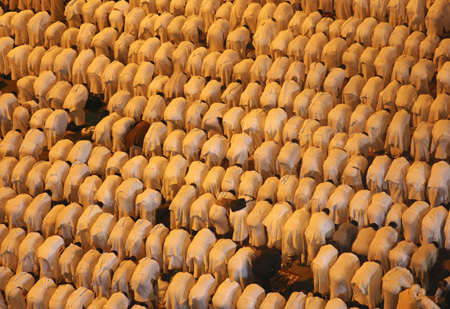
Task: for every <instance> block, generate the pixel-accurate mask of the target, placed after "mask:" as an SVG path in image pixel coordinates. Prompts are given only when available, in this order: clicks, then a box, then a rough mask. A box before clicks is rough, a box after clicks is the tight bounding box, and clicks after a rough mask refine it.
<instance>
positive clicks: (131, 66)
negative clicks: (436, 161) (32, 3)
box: [0, 26, 449, 109]
mask: <svg viewBox="0 0 450 309" xmlns="http://www.w3.org/2000/svg"><path fill="white" fill-rule="evenodd" d="M399 27H400V26H399ZM244 29H245V28H244ZM403 30H405V31H406V33H404V34H402V35H400V34H398V33H397V32H399V33H401V32H402V31H401V30H399V31H397V32H393V34H392V35H391V36H390V37H392V39H391V41H392V42H391V43H390V44H391V45H386V46H384V47H381V48H380V49H381V51H379V50H378V49H377V48H373V47H367V48H365V47H364V46H363V45H362V43H361V42H356V43H350V44H348V43H347V41H345V40H344V39H341V38H335V39H332V40H331V41H330V42H329V43H326V41H327V40H328V39H327V38H326V37H325V35H324V34H323V33H318V34H315V36H316V35H322V36H323V37H321V38H319V37H312V38H311V39H308V38H307V37H306V36H298V37H297V38H299V39H298V40H297V39H295V40H293V41H292V42H291V43H290V44H293V43H294V42H299V43H297V45H299V46H292V47H291V48H288V45H287V44H284V45H286V48H285V49H287V50H286V51H285V52H281V51H279V49H277V50H276V51H278V53H280V55H279V56H278V57H275V59H274V60H272V59H271V58H272V57H271V56H270V55H265V54H264V55H259V56H258V57H256V59H255V60H254V61H253V60H252V59H249V58H247V59H246V58H245V55H239V53H238V52H237V51H235V50H233V49H230V48H228V49H226V50H225V51H223V50H222V53H220V52H218V51H211V50H207V49H205V48H204V47H199V48H195V46H194V44H193V43H191V42H189V41H183V42H181V43H180V44H179V45H178V46H177V47H176V46H174V45H173V44H172V43H171V42H165V43H161V42H160V39H159V38H158V37H151V38H149V39H147V40H145V41H144V40H140V41H141V42H140V43H141V44H139V45H137V47H133V46H134V45H135V44H131V45H130V51H127V50H125V51H123V50H120V48H123V46H128V45H127V44H124V42H122V41H121V40H120V38H119V39H118V40H116V39H115V38H113V39H111V41H112V42H111V43H110V44H109V45H108V44H106V43H105V42H103V41H101V40H100V42H98V43H96V42H97V41H98V40H93V41H92V43H90V42H87V43H85V44H84V45H87V46H86V49H84V50H82V51H80V53H79V54H78V53H77V51H75V50H73V49H71V48H70V46H68V45H69V43H67V42H64V43H63V46H64V47H59V46H56V45H55V46H52V47H50V48H49V49H48V50H47V49H46V48H44V47H42V46H38V47H35V48H33V47H31V46H30V45H18V46H17V47H15V48H13V46H14V42H13V40H12V39H11V38H10V37H4V38H1V40H2V42H1V44H0V45H1V47H0V52H1V55H2V56H1V59H2V61H1V63H0V64H1V66H0V72H2V73H3V74H9V73H11V77H12V79H14V80H18V79H21V78H24V77H26V79H25V80H24V81H22V84H23V83H25V81H27V82H28V83H32V82H34V80H29V79H30V78H31V77H32V76H39V75H40V74H42V73H44V72H46V71H54V72H55V76H56V81H68V82H72V83H73V84H76V83H84V84H87V85H88V86H89V89H90V92H92V93H94V94H103V95H104V97H105V100H106V101H109V99H110V97H111V96H112V94H114V93H115V92H116V91H117V90H127V91H128V92H130V93H131V94H134V95H136V96H147V97H148V96H150V94H152V93H153V94H154V93H155V92H153V91H150V90H149V87H150V85H152V86H153V87H157V88H159V89H160V91H161V92H163V91H164V92H165V93H166V96H167V97H168V98H173V97H178V96H182V95H183V94H184V91H185V90H186V91H188V92H189V97H187V96H186V97H187V99H193V98H198V97H199V95H200V93H201V92H202V90H203V88H211V87H213V86H212V85H214V82H212V83H211V84H209V82H211V81H209V82H208V81H207V80H208V78H209V77H211V78H212V79H215V78H216V77H219V78H220V80H219V81H220V85H221V87H225V90H224V94H227V96H228V97H229V98H228V99H227V101H226V102H224V103H227V104H231V105H234V106H237V104H239V103H241V102H240V96H241V95H242V93H244V94H245V93H248V92H257V93H259V96H261V95H262V94H263V93H264V92H265V91H266V89H265V88H266V87H265V85H267V87H269V86H270V87H269V88H268V90H269V89H271V91H272V92H275V93H277V94H278V93H279V92H280V87H287V88H288V90H290V92H297V93H295V94H294V95H293V96H294V97H295V96H296V95H297V94H298V92H299V90H303V86H305V88H310V89H316V90H317V91H319V90H320V89H322V88H323V89H324V91H327V92H330V93H332V94H333V101H334V104H336V103H340V102H341V95H340V92H341V91H343V93H345V94H346V95H342V102H343V103H346V104H348V105H350V107H351V108H352V109H354V107H355V106H356V105H357V104H358V103H359V102H360V101H362V102H365V103H368V104H369V105H372V107H373V108H374V109H375V108H376V107H377V99H378V92H381V91H382V90H383V89H384V88H386V86H387V85H388V84H389V80H391V81H392V82H394V81H398V82H399V83H400V84H398V83H394V84H390V92H392V94H391V96H394V101H395V94H396V93H397V92H398V91H400V94H402V95H403V96H406V97H410V99H411V102H407V103H405V102H401V105H400V107H403V108H406V109H410V108H411V106H412V104H413V103H414V101H415V100H416V99H417V96H418V95H421V94H428V92H429V84H430V82H431V81H432V80H434V78H435V79H436V80H437V88H438V89H437V91H438V94H441V93H444V92H448V89H449V81H448V78H447V77H446V76H448V72H449V66H448V64H447V65H446V64H445V63H446V62H448V57H445V56H443V55H441V56H440V57H437V58H436V56H438V55H439V53H437V51H438V49H439V48H440V47H442V48H443V49H444V50H445V49H446V46H448V43H449V41H448V39H446V40H443V41H442V42H440V44H439V40H438V41H437V42H436V41H435V44H434V45H433V44H430V41H432V39H431V38H430V36H428V37H427V36H426V35H425V34H423V33H421V32H413V33H412V34H411V35H410V34H409V31H408V29H406V28H405V29H403ZM286 31H287V30H286ZM398 36H401V37H402V38H398ZM96 37H97V36H96ZM82 38H83V39H84V38H85V35H80V39H82ZM429 38H430V39H429ZM300 39H302V40H300ZM323 40H325V41H323ZM336 40H341V41H342V42H340V43H342V44H344V45H343V46H339V44H337V43H336ZM321 41H322V42H321ZM136 42H137V41H136ZM74 44H77V45H78V46H83V44H81V42H76V43H74ZM290 44H289V46H290ZM342 44H340V45H342ZM386 44H388V42H387V43H386ZM91 45H95V46H96V45H98V46H99V47H98V48H96V52H95V53H94V52H93V51H92V50H91V49H89V47H90V46H91ZM244 45H245V44H244ZM347 45H349V47H348V49H347ZM430 45H431V46H430ZM106 46H108V48H109V49H110V50H111V52H113V51H114V52H113V53H114V55H115V56H110V55H109V53H110V52H108V50H107V51H106V52H104V51H102V50H101V49H105V48H106ZM438 46H439V47H438ZM100 48H101V49H100ZM132 48H133V50H134V51H133V50H132ZM335 49H338V50H341V52H339V53H336V52H334V51H333V50H335ZM435 51H436V53H435ZM274 52H275V51H272V53H274ZM402 53H403V54H402ZM433 54H434V56H435V59H434V60H435V61H434V62H433V61H431V60H430V58H431V59H433ZM441 54H442V53H441ZM120 55H122V56H120ZM108 57H109V58H108ZM419 57H420V58H419ZM24 58H25V59H26V61H24ZM114 58H115V59H114ZM302 61H304V63H303V62H302ZM320 61H323V63H320ZM342 64H343V66H342V68H340V66H341V65H342ZM310 71H311V73H310ZM329 71H331V72H329ZM328 72H329V73H328ZM424 72H425V73H426V74H424ZM173 73H179V74H174V76H172V74H173ZM327 73H328V75H327ZM358 73H360V74H362V75H363V77H364V79H363V78H361V77H356V76H355V75H357V74H358ZM436 73H437V74H436ZM29 75H31V76H29ZM143 75H144V76H143ZM153 75H155V80H154V81H153V80H152V76H153ZM376 75H378V76H380V77H381V80H377V79H373V80H371V77H376ZM164 76H166V77H164ZM200 76H203V78H201V77H200ZM167 77H169V78H167ZM175 77H176V78H175ZM326 77H327V78H326ZM351 77H353V79H354V80H353V81H351V82H350V81H348V82H349V84H350V85H349V86H348V87H345V85H344V84H345V83H346V82H347V79H350V78H351ZM238 80H240V81H241V82H240V83H239V84H240V85H237V84H236V82H237V81H238ZM56 81H55V80H54V79H53V80H50V81H48V82H47V84H49V85H47V88H51V87H52V86H53V84H54V83H55V82H56ZM152 81H153V84H152V83H151V82H152ZM285 81H291V85H288V84H285ZM255 82H258V84H259V85H255V84H254V83H255ZM274 82H275V83H274ZM276 83H278V87H277V85H276ZM366 83H368V84H371V87H376V89H377V92H376V93H374V94H371V92H369V93H365V92H362V93H361V91H362V90H363V87H364V84H366ZM249 84H250V86H251V88H249ZM295 85H297V87H296V88H295ZM38 86H39V85H38ZM288 86H289V87H288ZM350 86H352V87H350ZM401 86H403V87H402V90H400V89H399V88H401ZM41 87H43V86H40V87H37V88H41ZM153 87H152V88H153ZM22 88H23V87H22ZM152 88H151V89H152ZM185 88H187V89H185ZM216 88H217V87H216ZM219 88H220V87H219ZM252 88H256V89H252ZM277 88H278V89H277ZM345 88H347V89H345ZM349 88H351V89H349ZM251 89H252V90H251ZM258 90H259V91H258ZM268 90H267V91H268ZM344 90H345V91H344ZM23 91H25V92H27V91H28V96H29V95H30V93H32V91H30V90H26V89H24V90H23ZM35 91H36V90H35ZM47 91H48V89H47ZM217 91H219V92H220V89H218V90H217ZM191 92H192V93H191ZM366 92H367V91H366ZM45 94H46V93H44V94H43V95H41V96H44V98H43V100H45ZM37 95H38V94H36V96H37ZM184 95H186V94H184ZM209 95H211V94H209ZM266 95H267V94H266ZM352 95H353V96H352ZM216 96H218V98H215V97H214V98H210V99H216V102H218V101H220V97H221V96H220V94H216ZM272 96H273V94H272ZM354 96H361V99H360V100H358V99H357V98H354ZM25 97H26V96H25ZM236 97H237V98H236ZM38 98H39V97H38ZM265 100H269V102H264V101H265ZM265 100H263V102H262V103H258V102H256V103H254V104H257V103H258V105H259V104H261V105H268V106H267V107H266V109H270V108H271V107H272V106H271V105H272V104H273V103H272V104H271V102H270V98H265ZM272 100H273V99H272ZM206 101H208V103H209V100H206ZM228 101H229V102H228ZM235 101H237V102H235ZM382 103H383V104H384V105H383V106H385V107H386V104H388V106H389V105H393V104H392V103H393V102H382ZM43 104H44V103H43ZM44 105H45V104H44ZM241 105H242V104H241ZM247 105H248V104H247ZM403 105H405V106H403ZM261 107H262V106H261ZM397 107H399V106H397ZM248 108H251V106H248Z"/></svg>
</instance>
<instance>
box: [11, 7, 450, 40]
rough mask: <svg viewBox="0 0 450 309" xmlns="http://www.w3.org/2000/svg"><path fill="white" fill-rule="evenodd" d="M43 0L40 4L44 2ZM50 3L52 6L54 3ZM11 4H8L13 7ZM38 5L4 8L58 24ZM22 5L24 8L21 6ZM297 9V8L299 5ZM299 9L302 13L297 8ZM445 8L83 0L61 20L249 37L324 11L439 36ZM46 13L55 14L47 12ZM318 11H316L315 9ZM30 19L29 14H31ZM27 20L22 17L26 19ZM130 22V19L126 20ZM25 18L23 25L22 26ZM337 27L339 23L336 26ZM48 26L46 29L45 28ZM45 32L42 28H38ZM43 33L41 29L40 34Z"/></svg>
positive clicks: (445, 27)
mask: <svg viewBox="0 0 450 309" xmlns="http://www.w3.org/2000/svg"><path fill="white" fill-rule="evenodd" d="M47 2H50V1H45V2H44V3H45V4H47ZM54 2H55V3H54ZM14 3H15V5H12V6H11V4H14ZM39 3H40V1H34V3H26V1H14V0H12V1H11V2H10V9H11V10H14V9H16V8H19V9H20V10H21V11H29V12H30V13H33V11H48V10H50V13H51V14H50V15H51V18H50V15H49V14H48V13H47V12H39V13H38V14H42V13H45V14H46V15H47V17H48V20H49V21H50V20H51V21H52V22H54V21H56V20H61V15H62V12H61V7H62V6H63V4H59V5H56V1H51V3H52V5H51V7H48V5H45V4H42V6H40V5H39ZM27 4H28V5H27ZM300 6H301V7H300ZM302 9H303V10H302ZM448 9H449V6H448V3H447V2H446V1H433V2H427V1H424V0H415V1H408V2H402V3H401V4H397V3H395V2H392V1H391V2H388V1H384V2H383V1H367V0H361V1H357V2H353V3H351V2H348V1H345V0H338V1H322V2H320V3H316V2H313V1H301V3H300V1H299V2H297V1H295V2H292V3H289V2H281V1H277V2H268V3H265V4H260V3H252V2H250V1H234V2H224V3H221V2H220V1H216V0H208V1H199V0H190V1H186V2H185V1H179V0H175V1H168V0H166V1H144V2H142V1H141V2H140V3H139V1H129V2H127V1H123V0H122V1H105V2H104V3H102V1H100V0H96V1H85V0H72V1H70V2H69V3H67V5H66V7H65V11H64V15H65V19H66V21H67V24H68V25H69V26H70V27H75V28H79V27H80V25H81V24H82V23H83V22H84V23H93V24H95V25H96V26H97V27H98V28H99V30H103V29H104V28H105V27H108V26H111V27H114V28H116V29H117V30H120V31H121V30H122V29H123V28H124V26H125V29H127V28H128V29H127V30H129V29H130V28H133V27H139V24H140V23H141V21H142V20H145V18H146V16H149V15H150V16H151V15H156V14H161V15H162V14H167V15H169V16H170V17H166V18H165V19H166V20H165V23H163V24H165V25H166V26H167V24H169V23H170V21H171V19H174V18H177V17H178V19H179V21H178V24H179V29H181V28H182V26H183V24H184V23H185V22H186V21H187V19H189V18H192V17H193V16H194V17H197V16H198V17H200V19H201V24H202V28H201V30H202V31H203V32H204V31H207V30H208V29H209V28H210V27H211V25H212V24H213V23H214V21H215V20H217V19H218V18H223V19H226V20H227V21H229V23H230V30H231V31H233V30H235V29H236V28H237V27H239V26H240V25H246V26H248V27H249V30H250V31H251V33H252V34H255V33H256V32H257V29H258V28H259V26H260V24H261V23H262V22H263V21H264V20H266V19H271V18H273V19H274V21H276V23H277V30H278V31H280V30H284V29H285V28H286V27H287V26H288V25H289V24H290V23H292V22H291V21H292V20H299V19H300V20H302V19H305V18H306V17H307V16H309V15H310V14H312V13H318V12H322V13H325V14H324V15H325V17H326V18H327V19H328V20H327V21H325V22H323V24H325V25H326V26H328V25H329V24H331V23H333V21H334V19H332V18H330V13H333V11H334V13H335V18H336V19H337V20H344V21H345V20H348V19H350V18H357V19H360V20H364V19H365V18H368V17H371V18H373V19H374V20H375V21H377V22H380V23H381V22H384V23H387V22H389V24H390V26H391V27H395V26H398V25H402V24H407V25H408V27H409V28H410V29H411V30H413V31H416V30H417V31H424V30H427V31H429V32H430V33H433V34H437V35H443V33H444V32H445V31H446V30H447V31H448V29H450V24H449V22H448V21H447V20H446V19H445V16H446V13H447V12H448ZM52 10H57V11H58V12H56V11H52ZM319 10H320V11H319ZM31 16H32V15H31ZM29 18H30V17H28V19H29ZM130 20H134V21H130ZM319 20H320V18H317V17H316V18H314V19H312V20H311V23H312V25H311V26H312V28H313V29H314V28H315V26H316V24H317V22H318V21H319ZM26 22H27V19H25V22H24V24H26ZM340 23H341V24H342V23H343V22H342V21H341V22H340ZM47 26H48V25H47ZM43 28H44V30H45V28H46V27H45V26H44V27H43ZM42 32H44V31H42Z"/></svg>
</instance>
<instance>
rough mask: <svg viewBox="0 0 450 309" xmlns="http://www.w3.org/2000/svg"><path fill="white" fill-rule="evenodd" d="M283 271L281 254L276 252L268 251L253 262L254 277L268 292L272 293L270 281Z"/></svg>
mask: <svg viewBox="0 0 450 309" xmlns="http://www.w3.org/2000/svg"><path fill="white" fill-rule="evenodd" d="M280 269H281V254H280V253H278V251H276V250H272V249H266V250H264V251H263V252H262V253H261V254H260V255H259V256H258V257H257V258H256V259H255V260H254V261H253V266H252V270H253V276H254V277H255V281H256V283H258V284H259V285H261V286H262V287H263V288H264V290H265V291H266V292H270V291H271V285H270V281H269V280H270V279H271V278H273V276H275V275H276V274H277V273H278V271H279V270H280Z"/></svg>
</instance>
